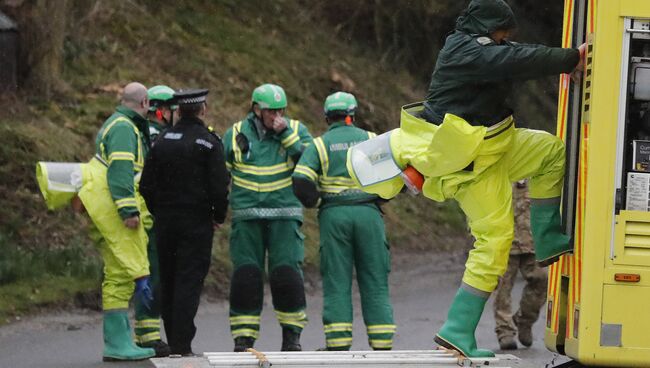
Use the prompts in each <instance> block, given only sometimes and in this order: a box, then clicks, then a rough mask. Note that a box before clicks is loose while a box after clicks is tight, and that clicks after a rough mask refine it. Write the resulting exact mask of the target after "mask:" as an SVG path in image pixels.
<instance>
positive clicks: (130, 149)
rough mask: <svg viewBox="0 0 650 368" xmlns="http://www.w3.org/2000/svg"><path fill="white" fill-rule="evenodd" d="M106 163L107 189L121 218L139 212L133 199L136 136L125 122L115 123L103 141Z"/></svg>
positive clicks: (136, 149) (136, 148)
mask: <svg viewBox="0 0 650 368" xmlns="http://www.w3.org/2000/svg"><path fill="white" fill-rule="evenodd" d="M104 146H105V153H106V156H107V157H106V158H107V163H108V172H107V174H106V177H107V180H108V189H109V190H110V192H111V196H112V197H113V201H114V202H115V205H116V206H117V210H118V212H119V214H120V217H122V219H125V218H128V217H131V216H134V215H137V214H139V211H138V207H137V202H136V199H135V181H134V172H135V170H134V161H135V159H136V155H137V152H138V136H137V135H136V133H135V131H134V130H133V127H132V126H130V125H129V124H127V123H121V122H120V123H117V124H116V125H115V126H114V127H112V129H111V130H110V131H109V132H108V134H107V136H106V138H105V141H104Z"/></svg>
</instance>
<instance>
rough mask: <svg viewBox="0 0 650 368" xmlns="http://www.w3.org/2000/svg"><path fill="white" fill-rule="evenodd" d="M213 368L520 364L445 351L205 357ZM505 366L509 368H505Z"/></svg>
mask: <svg viewBox="0 0 650 368" xmlns="http://www.w3.org/2000/svg"><path fill="white" fill-rule="evenodd" d="M203 355H204V358H206V359H207V360H208V362H209V367H211V368H226V367H238V368H249V367H250V368H259V367H262V368H267V367H274V368H323V367H382V368H392V367H396V368H415V367H441V368H443V367H448V368H457V367H459V366H460V367H490V368H506V367H507V363H508V362H510V363H513V361H516V360H519V358H517V357H515V356H513V355H497V356H496V357H495V358H480V359H477V358H473V359H466V358H462V357H459V356H458V355H454V354H453V353H452V352H450V351H445V350H401V351H400V350H393V351H302V352H268V353H262V352H257V351H254V350H253V351H249V352H245V353H204V354H203ZM504 363H505V364H506V365H504Z"/></svg>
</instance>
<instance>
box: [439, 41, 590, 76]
mask: <svg viewBox="0 0 650 368" xmlns="http://www.w3.org/2000/svg"><path fill="white" fill-rule="evenodd" d="M469 44H470V45H469V47H467V49H466V50H463V62H461V63H458V64H457V65H458V67H459V68H462V70H459V73H457V75H458V78H462V79H465V80H467V81H471V80H475V81H498V80H503V79H515V80H528V79H535V78H541V77H545V76H550V75H556V74H560V73H569V72H571V71H572V70H573V69H574V68H575V67H576V65H577V64H578V62H579V60H580V53H579V52H578V50H576V49H567V48H561V47H547V46H543V45H526V44H504V45H495V44H490V45H480V44H479V43H478V42H476V41H474V42H470V43H469ZM449 72H453V71H451V70H450V71H449Z"/></svg>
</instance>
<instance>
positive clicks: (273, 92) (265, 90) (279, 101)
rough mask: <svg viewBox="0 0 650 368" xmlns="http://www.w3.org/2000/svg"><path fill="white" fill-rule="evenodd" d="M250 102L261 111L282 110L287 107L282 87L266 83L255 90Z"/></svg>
mask: <svg viewBox="0 0 650 368" xmlns="http://www.w3.org/2000/svg"><path fill="white" fill-rule="evenodd" d="M251 100H252V101H253V103H256V104H258V105H259V106H260V108H261V109H284V108H286V107H287V95H286V94H285V93H284V90H283V89H282V87H280V86H278V85H276V84H269V83H267V84H262V85H261V86H259V87H257V88H255V90H254V91H253V96H252V97H251Z"/></svg>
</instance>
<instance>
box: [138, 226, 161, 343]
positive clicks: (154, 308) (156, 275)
mask: <svg viewBox="0 0 650 368" xmlns="http://www.w3.org/2000/svg"><path fill="white" fill-rule="evenodd" d="M147 235H148V236H149V242H148V243H147V258H148V259H149V284H150V286H151V290H152V291H153V300H152V301H151V308H147V307H145V306H144V305H143V304H142V303H141V302H140V300H139V299H137V298H136V299H135V330H134V332H135V341H136V342H137V343H140V344H144V343H148V342H151V341H157V340H160V267H159V266H158V247H157V245H156V235H155V232H154V231H153V228H152V229H150V230H148V231H147Z"/></svg>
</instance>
